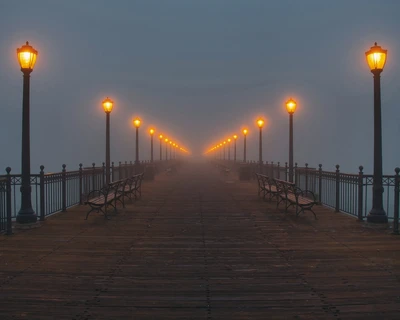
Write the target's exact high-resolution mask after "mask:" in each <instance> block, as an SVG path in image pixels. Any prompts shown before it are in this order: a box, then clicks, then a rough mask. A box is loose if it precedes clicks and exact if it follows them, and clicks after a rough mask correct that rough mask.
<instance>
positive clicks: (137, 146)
mask: <svg viewBox="0 0 400 320" xmlns="http://www.w3.org/2000/svg"><path fill="white" fill-rule="evenodd" d="M141 123H142V121H141V120H140V119H139V118H136V119H135V120H133V125H134V126H135V128H136V157H135V165H136V167H138V166H139V127H140V124H141Z"/></svg>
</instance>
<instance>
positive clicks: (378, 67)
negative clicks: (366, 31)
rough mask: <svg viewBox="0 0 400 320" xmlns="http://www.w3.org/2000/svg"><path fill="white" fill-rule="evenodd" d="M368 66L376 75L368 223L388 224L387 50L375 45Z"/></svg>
mask: <svg viewBox="0 0 400 320" xmlns="http://www.w3.org/2000/svg"><path fill="white" fill-rule="evenodd" d="M365 56H366V58H367V63H368V66H369V68H370V70H371V72H372V74H373V75H374V178H373V179H374V181H373V186H372V192H373V194H372V209H371V211H370V212H369V214H368V216H367V221H368V222H376V223H387V222H388V217H387V215H386V212H385V210H384V209H383V186H382V119H381V72H382V71H383V68H384V67H385V63H386V56H387V50H384V49H382V48H381V47H380V46H378V45H377V43H376V42H375V45H374V46H373V47H371V49H370V50H368V51H367V52H366V53H365Z"/></svg>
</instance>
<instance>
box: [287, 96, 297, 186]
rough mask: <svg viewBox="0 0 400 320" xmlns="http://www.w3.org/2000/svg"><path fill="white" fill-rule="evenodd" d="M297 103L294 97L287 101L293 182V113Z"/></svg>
mask: <svg viewBox="0 0 400 320" xmlns="http://www.w3.org/2000/svg"><path fill="white" fill-rule="evenodd" d="M296 107H297V103H296V101H294V100H293V99H292V98H290V99H289V100H288V101H286V110H287V112H288V113H289V182H293V114H294V112H295V111H296Z"/></svg>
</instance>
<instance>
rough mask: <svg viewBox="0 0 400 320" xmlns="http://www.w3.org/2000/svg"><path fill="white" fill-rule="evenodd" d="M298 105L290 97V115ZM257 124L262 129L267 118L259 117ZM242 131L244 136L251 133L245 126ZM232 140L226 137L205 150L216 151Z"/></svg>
mask: <svg viewBox="0 0 400 320" xmlns="http://www.w3.org/2000/svg"><path fill="white" fill-rule="evenodd" d="M296 107H297V103H296V101H295V100H293V99H292V98H290V99H289V100H288V101H287V102H286V110H287V112H288V113H289V114H290V115H293V114H294V112H295V111H296ZM256 124H257V126H258V128H259V129H260V130H261V129H262V128H263V127H264V124H265V120H264V119H262V118H259V119H257V121H256ZM242 133H243V135H244V136H247V134H248V133H249V130H248V129H247V128H244V129H243V130H242ZM232 138H233V139H234V140H236V139H237V138H238V136H237V135H236V134H235V135H233V136H232ZM231 141H232V139H231V138H228V139H224V141H222V142H219V143H217V144H215V145H214V146H213V147H211V148H209V149H208V150H207V151H206V152H205V154H207V153H210V152H212V151H214V150H216V149H218V148H220V147H223V146H224V145H226V144H227V143H230V142H231Z"/></svg>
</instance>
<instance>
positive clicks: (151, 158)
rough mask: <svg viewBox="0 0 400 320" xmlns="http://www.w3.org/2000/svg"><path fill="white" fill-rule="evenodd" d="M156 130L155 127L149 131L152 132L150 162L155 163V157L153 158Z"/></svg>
mask: <svg viewBox="0 0 400 320" xmlns="http://www.w3.org/2000/svg"><path fill="white" fill-rule="evenodd" d="M154 132H155V130H154V129H150V130H149V133H150V162H151V163H153V162H154V158H153V135H154Z"/></svg>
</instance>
